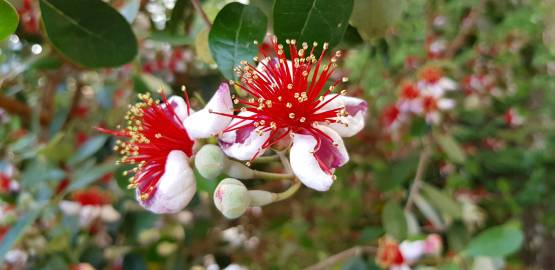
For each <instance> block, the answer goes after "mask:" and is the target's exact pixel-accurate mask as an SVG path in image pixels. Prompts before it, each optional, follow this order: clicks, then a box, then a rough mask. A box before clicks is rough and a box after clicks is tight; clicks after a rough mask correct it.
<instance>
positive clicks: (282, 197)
mask: <svg viewBox="0 0 555 270" xmlns="http://www.w3.org/2000/svg"><path fill="white" fill-rule="evenodd" d="M300 187H301V182H299V181H298V180H296V181H295V183H294V184H293V185H291V186H290V187H289V188H288V189H287V190H286V191H284V192H281V193H274V201H273V202H279V201H283V200H286V199H288V198H289V197H291V196H293V195H294V194H295V193H297V191H298V190H299V188H300Z"/></svg>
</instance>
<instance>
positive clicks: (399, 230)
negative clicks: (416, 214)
mask: <svg viewBox="0 0 555 270" xmlns="http://www.w3.org/2000/svg"><path fill="white" fill-rule="evenodd" d="M382 222H383V227H384V228H385V231H386V233H387V234H389V235H391V236H393V237H395V239H397V240H399V241H400V240H404V239H405V238H406V236H407V231H408V228H407V220H406V218H405V213H404V212H403V209H402V208H401V207H400V206H399V204H397V203H396V202H394V201H389V202H387V203H386V204H385V206H384V209H383V212H382Z"/></svg>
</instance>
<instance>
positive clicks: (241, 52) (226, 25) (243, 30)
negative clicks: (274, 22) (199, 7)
mask: <svg viewBox="0 0 555 270" xmlns="http://www.w3.org/2000/svg"><path fill="white" fill-rule="evenodd" d="M266 25H267V19H266V16H265V15H264V13H262V11H261V10H260V9H259V8H257V7H255V6H249V5H243V4H241V3H237V2H233V3H229V4H227V5H226V6H225V7H224V8H223V9H222V10H221V11H220V12H219V13H218V16H216V19H215V20H214V25H213V26H212V29H211V30H210V33H209V35H208V45H209V47H210V51H211V52H212V57H214V60H216V63H217V64H218V68H219V69H220V72H222V74H223V75H224V76H225V77H226V78H228V79H234V78H235V77H236V75H235V73H234V72H233V68H234V67H235V66H237V65H239V63H240V62H241V61H243V60H245V61H249V62H251V59H252V58H253V57H254V56H256V55H257V53H258V46H257V45H256V44H254V41H256V42H258V43H261V42H262V40H263V39H264V35H265V34H266Z"/></svg>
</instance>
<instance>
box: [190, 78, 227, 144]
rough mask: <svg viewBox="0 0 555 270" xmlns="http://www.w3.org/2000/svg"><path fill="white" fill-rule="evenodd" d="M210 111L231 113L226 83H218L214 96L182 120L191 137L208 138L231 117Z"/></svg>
mask: <svg viewBox="0 0 555 270" xmlns="http://www.w3.org/2000/svg"><path fill="white" fill-rule="evenodd" d="M212 112H218V113H225V114H233V103H232V102H231V95H230V93H229V86H228V84H227V83H222V84H220V87H219V88H218V90H217V91H216V93H214V96H212V98H211V99H210V101H209V102H208V104H206V106H205V107H204V108H203V109H202V110H200V111H198V112H196V113H193V114H191V115H190V116H189V117H188V118H187V119H185V121H183V125H184V126H185V129H186V130H187V133H189V137H191V139H199V138H208V137H211V136H214V135H216V134H217V133H218V132H220V131H222V130H223V129H224V128H225V127H227V125H228V124H229V122H230V121H231V117H228V116H224V115H219V114H215V113H212Z"/></svg>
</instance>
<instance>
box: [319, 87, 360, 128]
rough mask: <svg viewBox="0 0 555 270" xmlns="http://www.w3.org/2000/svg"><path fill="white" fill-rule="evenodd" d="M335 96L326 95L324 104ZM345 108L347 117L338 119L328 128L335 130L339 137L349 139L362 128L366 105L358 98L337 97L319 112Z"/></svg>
mask: <svg viewBox="0 0 555 270" xmlns="http://www.w3.org/2000/svg"><path fill="white" fill-rule="evenodd" d="M334 96H336V94H330V95H326V96H325V97H324V102H326V101H327V100H330V99H331V98H333V97H334ZM343 106H345V110H346V111H347V113H348V115H347V116H340V117H338V119H337V120H338V123H331V124H329V127H331V128H332V129H333V130H335V131H336V132H337V133H338V134H339V135H340V136H341V137H351V136H353V135H355V134H357V133H358V132H359V131H361V130H362V129H363V128H364V121H365V119H366V114H367V112H368V103H367V102H366V101H365V100H363V99H360V98H355V97H347V96H342V95H339V96H337V97H336V98H334V99H333V100H332V101H331V102H329V103H328V104H326V105H325V106H324V107H322V109H320V111H327V110H330V109H335V108H338V107H343Z"/></svg>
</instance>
